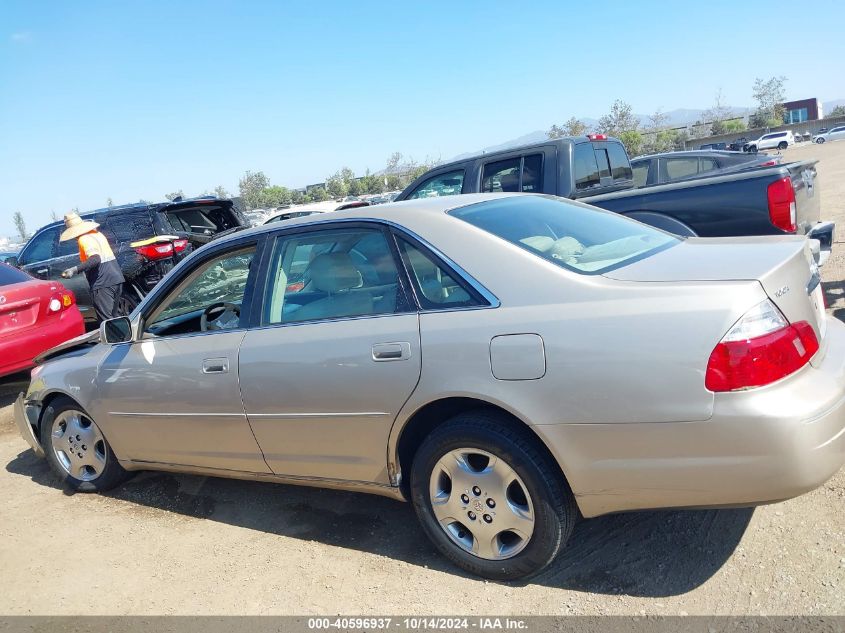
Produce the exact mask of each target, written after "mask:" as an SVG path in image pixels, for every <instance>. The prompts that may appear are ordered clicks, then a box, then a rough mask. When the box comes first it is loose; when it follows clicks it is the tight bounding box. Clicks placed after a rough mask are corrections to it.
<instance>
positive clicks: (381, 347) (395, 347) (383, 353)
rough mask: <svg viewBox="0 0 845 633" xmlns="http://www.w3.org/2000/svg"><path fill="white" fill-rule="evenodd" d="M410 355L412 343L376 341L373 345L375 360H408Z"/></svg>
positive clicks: (380, 361) (378, 361)
mask: <svg viewBox="0 0 845 633" xmlns="http://www.w3.org/2000/svg"><path fill="white" fill-rule="evenodd" d="M410 357H411V344H410V343H406V342H399V343H376V344H375V345H373V360H374V361H376V362H377V363H383V362H385V361H389V360H408V359H409V358H410Z"/></svg>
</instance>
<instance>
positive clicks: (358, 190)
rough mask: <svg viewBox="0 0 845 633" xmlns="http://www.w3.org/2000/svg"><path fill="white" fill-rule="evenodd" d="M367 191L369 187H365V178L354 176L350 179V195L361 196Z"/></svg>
mask: <svg viewBox="0 0 845 633" xmlns="http://www.w3.org/2000/svg"><path fill="white" fill-rule="evenodd" d="M365 193H367V189H366V188H365V187H364V179H363V178H353V179H352V180H350V181H349V195H350V196H360V195H363V194H365Z"/></svg>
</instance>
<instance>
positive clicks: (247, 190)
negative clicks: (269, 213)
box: [238, 171, 270, 211]
mask: <svg viewBox="0 0 845 633" xmlns="http://www.w3.org/2000/svg"><path fill="white" fill-rule="evenodd" d="M269 186H270V181H269V180H268V179H267V176H265V175H264V172H263V171H256V172H252V171H247V172H245V173H244V175H243V177H242V178H241V179H240V181H238V189H239V190H240V192H241V199H242V200H243V203H244V206H246V208H247V211H250V210H252V209H260V208H261V193H262V192H263V191H264V190H265V189H266V188H267V187H269Z"/></svg>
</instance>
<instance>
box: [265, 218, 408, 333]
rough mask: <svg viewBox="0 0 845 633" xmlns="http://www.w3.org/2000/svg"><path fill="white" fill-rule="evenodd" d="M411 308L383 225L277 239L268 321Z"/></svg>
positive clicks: (268, 289) (267, 300) (267, 297)
mask: <svg viewBox="0 0 845 633" xmlns="http://www.w3.org/2000/svg"><path fill="white" fill-rule="evenodd" d="M409 311H411V304H410V302H409V301H408V298H407V296H406V295H405V292H404V288H403V285H402V284H401V282H400V279H399V268H398V266H397V265H396V258H395V256H394V254H393V250H391V248H390V245H389V242H388V240H387V237H386V236H385V233H384V231H382V230H381V229H379V228H373V229H366V228H353V229H321V230H318V231H309V232H305V233H294V234H292V235H288V236H285V235H283V236H280V237H278V238H277V239H276V244H275V247H274V251H273V256H272V259H271V264H270V272H269V275H268V278H267V287H266V290H265V294H264V319H263V322H264V323H266V324H270V325H273V324H284V323H297V322H303V321H322V320H326V319H339V318H351V317H362V316H375V315H385V314H395V313H404V312H409Z"/></svg>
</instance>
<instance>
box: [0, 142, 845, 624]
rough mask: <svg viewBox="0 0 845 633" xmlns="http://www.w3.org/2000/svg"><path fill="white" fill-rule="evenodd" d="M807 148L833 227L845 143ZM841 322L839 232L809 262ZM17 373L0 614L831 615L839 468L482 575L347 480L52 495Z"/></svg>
mask: <svg viewBox="0 0 845 633" xmlns="http://www.w3.org/2000/svg"><path fill="white" fill-rule="evenodd" d="M786 158H787V160H792V159H799V158H818V159H820V161H821V162H820V163H819V168H818V169H819V180H820V188H821V192H822V194H821V195H822V205H823V209H824V216H825V219H833V220H836V221H837V223H838V224H839V225H840V227H841V226H845V143H830V144H826V145H824V146H815V145H809V144H804V145H803V146H798V147H795V148H791V149H789V150H787V151H786ZM823 275H824V279H825V283H826V284H827V290H828V305H829V311H830V312H831V313H832V314H833V315H835V316H837V317H839V318H845V246H843V245H842V244H841V243H840V244H839V245H838V246H837V247H835V248H834V255H833V256H832V257H831V259H830V261H829V263H828V264H827V266H825V268H824V271H823ZM24 380H25V377H21V376H17V377H12V378H9V379H6V380H4V381H0V464H2V465H3V466H4V467H3V468H2V469H0V507H2V509H3V510H2V513H0V568H2V579H3V590H2V592H0V613H2V614H144V615H151V614H333V613H345V614H433V613H436V614H467V615H471V614H480V615H486V614H491V613H494V614H502V615H504V614H514V615H528V614H531V615H539V614H627V615H641V614H648V615H653V614H654V615H664V614H665V615H679V614H680V615H685V614H690V615H694V614H702V615H714V614H716V615H727V614H731V615H740V614H742V615H760V614H766V615H772V614H814V615H815V614H825V615H831V614H840V615H845V521H843V518H845V470H841V471H840V472H839V473H838V474H837V475H836V476H835V477H834V478H833V479H831V480H830V481H828V482H827V483H826V484H825V485H824V486H822V487H821V488H820V489H818V490H816V491H814V492H812V493H810V494H807V495H804V496H803V497H799V498H798V499H793V500H791V501H788V502H785V503H780V504H777V505H772V506H765V507H761V508H757V509H755V510H751V509H747V510H720V511H683V512H643V513H632V514H624V515H618V516H609V517H602V518H598V519H593V520H590V521H584V522H581V523H580V524H579V525H578V526H577V527H576V529H575V534H574V535H573V537H572V540H571V542H570V544H569V547H568V549H567V550H566V551H565V552H564V554H563V555H562V556H561V557H560V558H559V560H558V561H557V562H556V563H555V564H554V566H553V567H552V568H551V569H550V570H549V571H548V572H546V573H545V574H543V575H542V576H541V577H539V578H536V579H533V580H532V581H531V582H528V583H509V584H499V583H492V582H485V581H483V580H478V579H476V578H471V577H468V576H466V575H464V574H463V573H461V572H460V571H458V570H456V569H455V568H453V567H451V566H449V565H448V564H446V563H445V562H444V561H443V560H442V559H441V558H440V557H439V556H438V555H437V554H436V553H435V552H434V551H433V549H432V547H431V546H429V544H428V542H427V541H426V539H425V537H424V535H423V534H422V532H421V531H420V529H419V528H418V527H417V523H416V520H415V518H414V515H413V512H412V510H411V507H410V506H409V505H406V504H402V503H398V502H395V501H391V500H388V499H384V498H379V497H370V496H365V495H360V494H353V493H341V492H335V491H323V490H315V489H308V488H297V487H288V486H280V485H275V484H264V483H251V482H241V481H233V480H222V479H213V478H206V477H191V476H174V475H168V474H160V473H145V474H142V475H140V476H138V477H136V478H134V479H133V480H131V481H130V482H129V483H128V484H127V485H125V486H123V487H122V488H120V489H118V490H117V491H115V492H114V493H113V494H109V495H103V496H97V495H84V494H69V493H67V492H65V491H63V490H62V489H61V488H60V487H58V486H57V484H56V481H55V480H54V479H53V477H52V476H51V474H50V472H49V470H48V468H47V465H46V463H45V462H43V461H41V460H38V459H36V458H35V457H34V456H33V454H32V452H31V451H29V450H27V447H26V444H25V443H24V441H23V440H22V439H20V438H19V437H18V435H17V431H16V428H15V426H14V422H13V420H12V406H11V405H12V402H13V399H14V396H15V395H16V394H17V392H18V391H20V390H22V389H24V388H25V383H24V382H23V381H24Z"/></svg>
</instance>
